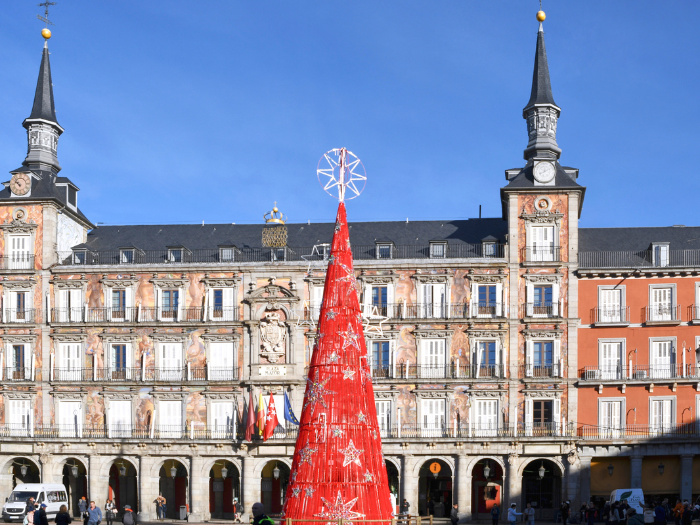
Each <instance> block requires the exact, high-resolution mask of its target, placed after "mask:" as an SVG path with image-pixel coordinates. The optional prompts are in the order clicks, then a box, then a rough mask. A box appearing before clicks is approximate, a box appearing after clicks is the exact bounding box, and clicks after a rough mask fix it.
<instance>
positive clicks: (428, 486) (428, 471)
mask: <svg viewBox="0 0 700 525" xmlns="http://www.w3.org/2000/svg"><path fill="white" fill-rule="evenodd" d="M409 503H410V502H409ZM451 508H452V469H451V468H450V466H449V465H448V464H447V463H445V462H444V461H442V460H441V459H429V460H428V461H426V462H425V463H423V465H422V466H421V468H420V474H419V478H418V512H419V513H420V514H421V516H426V515H432V516H435V517H436V518H443V517H447V516H449V515H450V509H451Z"/></svg>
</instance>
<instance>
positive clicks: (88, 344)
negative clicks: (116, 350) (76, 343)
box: [85, 328, 104, 368]
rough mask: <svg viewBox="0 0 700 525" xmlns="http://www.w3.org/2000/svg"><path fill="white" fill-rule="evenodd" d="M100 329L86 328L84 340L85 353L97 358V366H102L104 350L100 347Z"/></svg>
mask: <svg viewBox="0 0 700 525" xmlns="http://www.w3.org/2000/svg"><path fill="white" fill-rule="evenodd" d="M101 333H102V330H101V329H99V328H88V329H87V339H86V340H85V355H91V356H93V359H96V360H97V368H104V350H103V348H102V339H101V338H100V334H101Z"/></svg>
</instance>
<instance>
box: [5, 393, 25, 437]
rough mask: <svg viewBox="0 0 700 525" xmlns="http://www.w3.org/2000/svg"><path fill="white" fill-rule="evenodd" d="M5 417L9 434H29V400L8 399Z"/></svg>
mask: <svg viewBox="0 0 700 525" xmlns="http://www.w3.org/2000/svg"><path fill="white" fill-rule="evenodd" d="M7 419H8V421H7V422H8V423H9V425H10V435H12V436H29V434H30V424H31V423H30V422H31V402H30V401H29V400H28V399H10V400H8V407H7Z"/></svg>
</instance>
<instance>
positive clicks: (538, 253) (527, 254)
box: [521, 246, 561, 262]
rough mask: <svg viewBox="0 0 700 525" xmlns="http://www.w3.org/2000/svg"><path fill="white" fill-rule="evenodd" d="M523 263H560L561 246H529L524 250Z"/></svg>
mask: <svg viewBox="0 0 700 525" xmlns="http://www.w3.org/2000/svg"><path fill="white" fill-rule="evenodd" d="M521 257H522V259H521V260H522V261H523V262H558V261H561V249H560V248H559V246H527V247H525V248H523V250H522V254H521Z"/></svg>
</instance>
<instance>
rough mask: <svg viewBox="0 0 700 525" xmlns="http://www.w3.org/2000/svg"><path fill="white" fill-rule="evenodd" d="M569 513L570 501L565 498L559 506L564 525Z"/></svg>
mask: <svg viewBox="0 0 700 525" xmlns="http://www.w3.org/2000/svg"><path fill="white" fill-rule="evenodd" d="M570 513H571V502H570V501H569V500H566V501H565V502H564V504H563V505H562V506H561V522H562V523H563V524H564V525H566V522H567V521H569V514H570Z"/></svg>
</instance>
